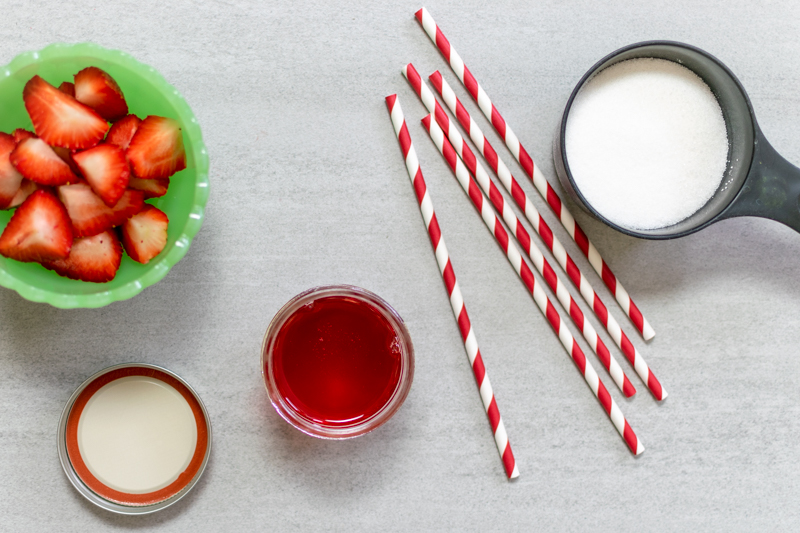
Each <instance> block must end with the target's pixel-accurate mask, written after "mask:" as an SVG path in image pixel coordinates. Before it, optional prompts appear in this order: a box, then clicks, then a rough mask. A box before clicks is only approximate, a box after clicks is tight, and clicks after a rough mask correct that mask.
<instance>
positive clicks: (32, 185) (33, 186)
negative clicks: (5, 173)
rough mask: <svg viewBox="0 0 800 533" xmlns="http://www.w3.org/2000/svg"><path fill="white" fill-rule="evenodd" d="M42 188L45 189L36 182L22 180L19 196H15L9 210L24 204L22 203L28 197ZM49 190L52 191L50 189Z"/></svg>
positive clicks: (18, 191)
mask: <svg viewBox="0 0 800 533" xmlns="http://www.w3.org/2000/svg"><path fill="white" fill-rule="evenodd" d="M42 188H44V187H43V186H42V185H38V184H37V183H36V182H35V181H31V180H26V179H25V178H22V183H21V184H20V186H19V189H18V190H17V194H15V195H14V198H12V199H11V203H10V204H8V208H9V209H11V208H12V207H17V206H18V205H20V204H22V202H24V201H25V200H26V199H27V198H28V196H30V195H31V194H33V193H34V192H36V191H37V190H38V189H42ZM48 190H50V189H49V188H48Z"/></svg>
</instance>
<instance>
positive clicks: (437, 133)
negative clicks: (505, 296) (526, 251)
mask: <svg viewBox="0 0 800 533" xmlns="http://www.w3.org/2000/svg"><path fill="white" fill-rule="evenodd" d="M426 118H427V122H428V124H430V129H429V131H428V133H429V134H430V136H431V139H432V140H433V143H434V144H435V145H436V147H437V148H438V149H439V152H440V153H441V154H442V155H443V156H444V158H445V161H447V164H448V166H449V167H450V170H452V171H453V174H455V176H456V179H457V181H458V182H459V184H461V186H462V187H463V188H464V191H465V192H466V193H467V196H469V198H470V200H472V202H473V204H474V205H475V207H476V208H477V209H478V212H479V213H480V216H481V218H482V219H483V222H484V223H485V224H486V227H487V228H488V229H489V232H490V233H491V234H492V235H493V236H494V238H495V240H496V241H497V243H498V244H499V245H500V247H501V248H502V249H503V251H504V252H505V254H506V258H508V260H509V262H510V263H511V265H512V266H513V267H514V270H515V271H516V272H517V274H518V275H519V277H520V279H522V282H523V284H524V285H525V287H526V288H527V289H528V291H529V292H530V293H531V295H532V296H533V300H534V301H535V302H536V305H537V306H539V310H540V311H541V312H542V314H543V315H544V316H545V318H546V319H547V321H548V322H549V323H550V326H552V328H553V331H555V333H556V335H558V339H559V340H560V341H561V344H562V345H563V346H564V348H565V349H566V350H567V353H569V354H570V356H571V357H572V360H573V362H574V363H575V365H576V366H577V367H578V369H579V370H580V371H581V373H582V374H583V378H584V379H585V380H586V383H587V384H588V385H589V388H591V389H592V392H593V393H594V395H595V396H596V397H597V399H598V400H599V401H600V405H602V406H603V409H604V410H605V412H606V414H607V415H608V417H609V418H610V419H611V422H612V423H613V424H614V427H615V428H617V431H618V432H619V434H620V435H622V438H623V439H624V440H625V443H626V444H627V445H628V448H630V450H631V452H633V454H634V455H639V454H640V453H642V452H643V451H644V446H643V445H642V443H641V442H640V441H639V440H638V439H637V438H636V434H635V433H634V432H633V429H631V426H630V424H628V421H627V420H625V416H624V415H623V414H622V411H621V410H620V409H619V407H618V406H617V404H616V402H615V401H614V399H613V398H612V397H611V395H610V394H609V393H608V389H606V387H605V385H604V384H603V381H602V380H601V379H600V376H598V375H597V372H596V371H595V370H594V367H593V366H592V364H591V363H590V362H589V361H587V360H586V356H585V355H584V353H583V350H581V348H580V346H579V345H578V343H577V342H576V341H575V338H574V337H573V336H572V333H570V331H569V329H568V328H567V326H566V324H564V321H563V320H562V319H561V315H560V314H559V312H558V310H557V309H556V308H555V306H553V303H552V302H551V301H550V299H549V298H548V297H547V294H546V293H545V292H544V289H542V287H541V284H539V283H536V279H535V277H534V275H533V272H532V271H531V269H530V268H529V267H528V265H527V263H525V261H524V260H523V259H522V255H521V254H520V252H519V249H517V247H516V246H515V245H514V243H513V241H512V240H511V239H509V237H508V232H506V230H505V228H503V224H502V223H501V222H500V219H499V218H497V215H496V214H495V212H494V210H493V209H492V207H491V206H490V205H489V202H488V201H486V197H485V196H484V194H483V193H482V192H481V190H480V188H479V187H478V185H476V184H475V181H474V180H473V179H472V176H471V175H470V173H469V170H467V167H466V166H464V164H463V163H462V162H461V160H460V159H459V158H458V156H457V155H456V152H455V149H454V148H453V147H452V146H450V143H449V142H448V141H447V139H445V137H444V132H443V131H442V130H441V128H439V127H438V126H437V125H436V124H435V123H434V122H433V121H432V120H430V116H428V117H426Z"/></svg>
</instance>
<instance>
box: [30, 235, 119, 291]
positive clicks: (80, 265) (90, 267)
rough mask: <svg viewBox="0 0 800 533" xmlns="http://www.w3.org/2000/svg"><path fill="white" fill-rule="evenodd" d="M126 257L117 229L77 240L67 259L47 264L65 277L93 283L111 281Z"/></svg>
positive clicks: (45, 264)
mask: <svg viewBox="0 0 800 533" xmlns="http://www.w3.org/2000/svg"><path fill="white" fill-rule="evenodd" d="M121 260H122V246H120V244H119V239H118V238H117V235H116V233H115V232H114V231H113V230H110V231H104V232H103V233H99V234H97V235H94V236H92V237H85V238H82V239H75V241H74V242H73V243H72V251H71V252H70V253H69V257H67V258H66V259H59V260H58V261H50V262H46V263H43V264H42V266H44V267H45V268H49V269H50V270H55V271H56V273H58V274H59V275H61V276H66V277H68V278H70V279H77V280H81V281H90V282H93V283H105V282H106V281H111V280H112V279H114V276H116V275H117V270H118V269H119V263H120V261H121Z"/></svg>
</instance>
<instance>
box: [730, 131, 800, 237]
mask: <svg viewBox="0 0 800 533" xmlns="http://www.w3.org/2000/svg"><path fill="white" fill-rule="evenodd" d="M755 137H756V140H755V146H754V152H753V161H752V164H751V165H750V172H749V173H748V174H747V179H745V182H744V183H743V184H742V188H741V190H740V191H739V194H738V195H736V198H735V199H734V200H733V202H731V204H730V205H729V206H728V207H727V208H726V209H725V210H724V211H723V212H722V213H720V214H719V216H718V217H717V220H722V219H726V218H733V217H741V216H755V217H762V218H769V219H772V220H776V221H778V222H781V223H782V224H786V225H787V226H789V227H790V228H792V229H793V230H795V231H797V232H798V233H800V168H797V167H796V166H794V165H793V164H791V163H790V162H788V161H787V160H786V159H784V158H783V156H781V155H780V154H779V153H778V152H776V151H775V149H774V148H773V147H772V145H771V144H769V142H768V141H767V139H766V138H765V137H764V134H763V133H761V130H760V129H757V131H756V136H755Z"/></svg>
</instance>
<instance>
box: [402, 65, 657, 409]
mask: <svg viewBox="0 0 800 533" xmlns="http://www.w3.org/2000/svg"><path fill="white" fill-rule="evenodd" d="M408 72H409V74H408V76H407V77H408V79H409V81H410V80H412V79H415V76H414V75H415V74H416V77H418V74H417V73H416V71H414V70H413V66H411V68H410V69H408ZM430 80H431V83H432V84H433V86H434V87H435V88H436V90H437V91H438V92H439V95H440V96H441V97H442V99H443V100H444V101H445V104H447V107H448V108H450V111H451V112H452V113H453V115H454V116H455V117H456V118H458V120H459V122H460V123H461V125H462V126H463V127H464V129H465V130H466V131H468V132H469V135H470V137H471V138H472V141H473V142H474V143H475V146H476V147H478V149H479V150H480V149H481V148H483V150H482V152H483V153H484V154H486V161H487V162H488V163H489V165H490V166H491V167H492V168H493V169H494V171H495V173H496V174H497V177H498V178H500V182H501V183H502V184H503V186H504V187H505V189H506V190H507V191H508V193H509V194H510V195H511V197H512V198H514V201H515V202H516V204H517V206H519V208H520V209H521V210H522V212H523V213H524V214H525V217H526V218H527V219H528V222H530V223H531V225H532V226H533V228H534V229H535V230H536V231H537V233H539V235H540V236H541V237H542V240H543V241H544V242H545V244H547V245H548V248H549V249H550V251H551V252H553V257H555V258H556V261H558V263H559V265H561V268H562V269H563V270H564V272H566V273H567V276H568V277H569V278H570V279H571V280H572V282H573V283H574V284H575V286H576V287H578V290H579V291H580V293H581V296H583V298H584V299H585V300H586V303H588V304H589V306H591V308H592V310H593V311H594V313H595V315H596V316H597V318H598V319H599V320H600V322H601V323H602V324H603V326H605V328H606V331H608V333H609V335H610V336H611V338H612V339H613V340H614V343H615V344H616V345H617V346H618V347H619V349H620V350H621V351H622V353H623V354H624V355H625V357H626V358H627V359H628V361H629V362H630V364H631V365H632V366H633V368H634V370H635V371H636V373H637V374H638V375H639V377H640V378H641V379H642V381H643V382H644V383H645V384H646V385H647V388H648V389H649V390H650V392H651V393H653V396H654V397H655V398H656V399H657V400H659V401H661V400H663V399H664V398H666V397H667V391H665V390H664V388H663V387H662V386H661V383H660V382H659V381H658V379H657V378H656V376H655V374H653V372H652V371H651V370H650V367H649V366H648V365H647V362H646V361H645V360H644V358H643V357H642V355H641V354H640V353H639V350H637V349H636V347H635V346H634V345H633V343H632V342H631V340H630V339H629V338H628V336H627V335H626V334H625V332H624V331H622V328H621V327H620V325H619V323H618V322H617V321H616V319H615V318H614V317H613V316H612V315H611V314H610V313H609V312H608V309H607V308H606V306H605V304H604V303H603V301H602V300H601V299H600V296H599V295H598V294H597V292H595V290H594V288H593V287H592V286H591V284H590V283H589V280H588V279H587V278H586V277H585V276H584V275H583V273H582V272H581V271H580V269H579V268H578V265H577V264H576V263H575V261H574V260H573V259H572V258H571V257H570V256H569V254H568V253H567V251H566V249H565V248H564V246H563V245H562V244H561V241H559V240H558V237H556V236H555V235H554V234H553V231H552V230H551V229H550V227H549V226H548V225H547V222H545V221H544V219H543V218H542V216H541V215H540V214H539V211H538V210H537V209H536V207H534V205H533V203H531V201H530V200H529V199H528V195H527V194H525V191H523V190H522V187H520V185H519V183H518V182H517V180H516V179H515V178H514V176H513V175H512V174H511V171H510V170H509V169H508V167H507V166H506V165H505V163H503V161H502V159H500V158H499V157H498V156H497V153H496V152H495V151H494V149H493V148H492V146H491V144H489V141H488V140H487V139H486V137H485V136H484V135H483V132H482V131H481V129H480V127H478V125H477V124H476V123H475V121H473V120H472V117H470V115H469V112H467V110H466V108H465V107H464V105H463V104H462V103H461V101H460V100H459V99H458V97H457V96H456V95H455V93H454V92H453V89H451V88H450V85H448V83H447V81H445V80H444V78H442V75H441V74H440V73H439V72H438V71H437V72H434V73H433V74H432V75H431V76H430ZM412 86H414V87H416V85H415V83H414V82H412ZM419 87H420V91H419V92H420V93H423V94H424V93H426V92H427V93H430V90H429V89H428V87H427V86H426V85H424V84H422V82H421V80H420V82H419ZM426 100H427V101H431V100H433V102H434V103H435V107H436V110H435V116H436V122H438V123H439V125H440V126H441V127H442V129H444V131H445V133H446V134H447V135H448V138H450V135H451V133H452V135H453V137H457V138H458V139H461V135H460V133H459V132H458V131H457V129H456V128H455V126H454V125H453V124H452V123H451V122H450V119H449V118H448V116H447V113H445V112H444V110H443V109H442V108H441V106H440V105H439V103H438V102H436V98H435V97H434V96H433V94H430V95H429V96H427V97H426V98H424V99H423V101H426ZM450 141H451V143H453V146H454V147H455V148H456V150H457V151H458V150H459V146H461V145H463V146H464V148H465V150H467V151H469V147H467V146H466V143H464V142H463V139H461V140H460V141H457V142H453V138H450ZM469 152H470V153H469V154H468V156H467V158H466V159H464V158H463V157H462V159H464V162H465V163H467V167H468V168H469V167H470V163H472V161H473V160H476V158H475V156H474V155H472V154H471V151H469ZM475 165H477V163H475ZM469 170H470V172H472V173H473V174H474V175H475V177H476V178H478V182H479V183H480V182H481V179H480V177H479V174H480V172H478V173H476V171H475V170H474V169H472V168H469ZM486 181H489V183H491V181H490V180H488V178H486ZM484 192H485V189H484ZM489 198H493V196H492V195H491V194H490V195H489Z"/></svg>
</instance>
